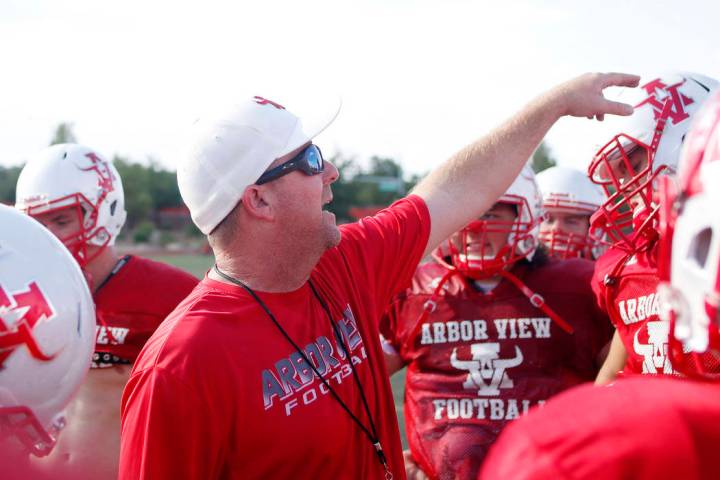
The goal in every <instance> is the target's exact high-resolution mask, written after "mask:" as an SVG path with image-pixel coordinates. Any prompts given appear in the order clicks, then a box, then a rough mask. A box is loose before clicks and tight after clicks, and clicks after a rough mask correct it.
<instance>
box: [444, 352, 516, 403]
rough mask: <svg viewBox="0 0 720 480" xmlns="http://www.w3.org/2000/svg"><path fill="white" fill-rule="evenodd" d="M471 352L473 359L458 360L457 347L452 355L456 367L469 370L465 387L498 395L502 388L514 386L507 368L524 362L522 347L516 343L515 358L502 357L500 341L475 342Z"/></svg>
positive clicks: (483, 394)
mask: <svg viewBox="0 0 720 480" xmlns="http://www.w3.org/2000/svg"><path fill="white" fill-rule="evenodd" d="M470 353H472V360H458V358H457V348H454V349H453V352H452V355H451V356H450V364H451V365H452V366H453V367H454V368H457V369H458V370H467V371H468V372H469V373H468V376H467V379H466V380H465V383H463V388H465V389H466V390H477V394H478V395H479V396H497V395H500V389H501V388H513V385H514V384H513V381H512V379H511V378H510V377H509V376H508V374H507V371H506V370H507V369H509V368H513V367H517V366H518V365H520V364H521V363H522V361H523V354H522V352H521V351H520V347H518V346H517V345H515V357H514V358H500V355H499V353H500V344H499V343H475V344H473V345H471V346H470Z"/></svg>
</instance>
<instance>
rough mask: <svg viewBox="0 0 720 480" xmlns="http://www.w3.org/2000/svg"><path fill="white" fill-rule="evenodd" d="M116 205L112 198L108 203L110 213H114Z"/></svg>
mask: <svg viewBox="0 0 720 480" xmlns="http://www.w3.org/2000/svg"><path fill="white" fill-rule="evenodd" d="M116 207H117V200H114V201H113V202H112V203H111V204H110V215H115V208H116Z"/></svg>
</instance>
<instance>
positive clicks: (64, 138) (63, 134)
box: [50, 122, 77, 145]
mask: <svg viewBox="0 0 720 480" xmlns="http://www.w3.org/2000/svg"><path fill="white" fill-rule="evenodd" d="M75 142H77V138H76V137H75V133H74V132H73V124H72V123H68V122H62V123H61V124H60V125H58V126H57V128H55V133H54V134H53V138H52V140H50V145H56V144H58V143H75Z"/></svg>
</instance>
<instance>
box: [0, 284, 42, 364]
mask: <svg viewBox="0 0 720 480" xmlns="http://www.w3.org/2000/svg"><path fill="white" fill-rule="evenodd" d="M54 314H55V312H54V311H53V308H52V306H51V305H50V304H49V303H48V301H47V300H46V299H45V295H44V294H43V293H42V291H41V290H40V287H39V286H38V285H37V283H35V282H31V283H30V284H29V285H28V290H26V291H21V292H15V293H10V294H8V293H7V292H6V291H5V290H4V289H3V288H2V285H0V370H1V369H2V368H3V364H4V362H5V360H6V359H7V358H8V357H9V356H10V355H11V354H12V353H13V352H14V351H15V350H16V349H17V348H18V347H21V346H23V345H24V346H25V347H27V349H28V351H29V352H30V355H32V357H33V358H36V359H37V360H40V361H43V362H47V361H50V360H52V359H53V358H54V357H55V355H47V354H45V353H44V352H43V351H42V350H41V349H40V346H39V345H38V344H37V342H36V341H35V337H34V336H33V329H34V328H35V325H37V323H38V322H39V321H40V320H42V319H49V318H52V316H53V315H54Z"/></svg>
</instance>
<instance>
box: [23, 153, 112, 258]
mask: <svg viewBox="0 0 720 480" xmlns="http://www.w3.org/2000/svg"><path fill="white" fill-rule="evenodd" d="M15 197H16V203H15V207H16V208H17V209H19V210H21V211H22V212H24V213H27V214H28V215H30V216H36V215H40V214H45V213H49V212H52V211H56V210H60V209H65V208H75V209H76V211H77V214H78V216H79V218H80V220H81V221H80V223H81V228H80V230H79V231H78V232H76V233H74V234H72V235H71V236H69V237H66V238H61V239H60V240H61V241H62V242H63V243H64V244H65V246H66V247H67V248H68V249H69V250H70V252H71V253H72V254H73V256H74V257H75V258H76V259H77V260H78V262H79V263H80V266H82V267H84V266H85V265H87V264H88V263H89V262H90V261H91V260H92V258H91V257H89V255H88V248H87V247H88V245H95V246H98V247H101V248H100V249H98V252H97V253H100V251H101V249H102V248H103V247H107V246H111V245H113V244H114V243H115V238H116V237H117V235H118V234H119V233H120V229H121V228H122V226H123V224H124V223H125V216H126V213H125V196H124V194H123V187H122V182H121V180H120V175H118V173H117V170H115V167H114V166H113V164H112V163H111V162H108V161H106V160H104V159H103V158H102V157H101V156H100V155H99V154H97V153H96V152H95V151H93V150H92V149H90V148H88V147H85V146H82V145H77V144H71V143H65V144H59V145H53V146H51V147H48V148H46V149H45V150H43V151H42V152H40V153H39V154H37V155H36V156H34V157H32V158H31V159H30V160H29V161H28V163H27V164H26V165H25V167H24V168H23V169H22V171H21V172H20V177H19V178H18V183H17V191H16V194H15ZM97 253H96V254H95V256H96V255H97ZM93 258H94V256H93Z"/></svg>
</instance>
